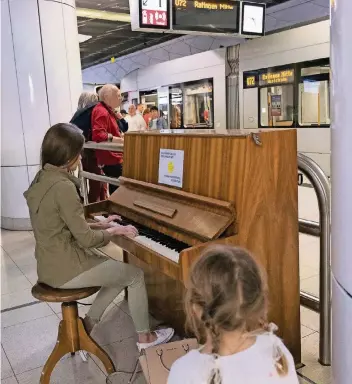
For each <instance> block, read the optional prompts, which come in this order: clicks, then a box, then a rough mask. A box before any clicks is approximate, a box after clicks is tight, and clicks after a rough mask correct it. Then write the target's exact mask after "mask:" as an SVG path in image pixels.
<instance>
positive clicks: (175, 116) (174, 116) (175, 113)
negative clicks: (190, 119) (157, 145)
mask: <svg viewBox="0 0 352 384" xmlns="http://www.w3.org/2000/svg"><path fill="white" fill-rule="evenodd" d="M169 100H170V128H171V129H178V128H182V109H183V108H182V107H183V104H182V103H183V97H182V88H181V85H172V86H171V87H170V89H169Z"/></svg>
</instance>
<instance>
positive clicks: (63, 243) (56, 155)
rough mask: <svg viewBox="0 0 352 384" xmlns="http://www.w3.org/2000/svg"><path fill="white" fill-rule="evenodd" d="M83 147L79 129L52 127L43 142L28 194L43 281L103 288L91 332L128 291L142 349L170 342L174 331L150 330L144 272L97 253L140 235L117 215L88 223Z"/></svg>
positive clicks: (88, 322) (66, 286)
mask: <svg viewBox="0 0 352 384" xmlns="http://www.w3.org/2000/svg"><path fill="white" fill-rule="evenodd" d="M83 144H84V137H83V135H82V133H81V131H80V130H79V129H78V128H77V127H76V126H74V125H72V124H56V125H54V126H53V127H51V128H50V129H49V130H48V132H47V133H46V135H45V137H44V140H43V143H42V149H41V170H40V171H39V172H38V174H37V175H36V176H35V178H34V180H33V182H32V184H31V185H30V187H29V189H28V190H27V191H26V192H25V193H24V196H25V198H26V200H27V204H28V207H29V212H30V218H31V222H32V227H33V231H34V236H35V240H36V249H35V256H36V259H37V263H38V268H37V269H38V281H39V282H41V283H44V284H47V285H49V286H51V287H54V288H61V289H74V288H84V287H92V286H93V287H97V286H101V287H102V288H101V290H100V291H99V293H98V295H97V297H96V299H95V300H94V302H93V304H92V306H91V308H90V310H89V312H88V314H87V316H86V317H85V319H84V325H85V327H86V330H87V332H88V333H90V332H91V330H92V329H93V327H94V326H95V325H96V324H97V323H98V322H99V320H100V318H101V317H102V315H103V313H104V311H105V310H106V308H107V307H108V306H109V305H110V304H111V302H112V301H113V300H114V299H115V298H116V297H117V296H118V295H119V293H120V292H121V291H122V290H123V289H124V288H126V287H127V289H128V304H129V308H130V312H131V316H132V319H133V322H134V325H135V327H136V331H137V332H138V337H139V340H138V343H137V345H138V347H139V349H145V348H148V347H150V346H153V345H157V344H161V343H165V342H167V341H169V340H170V339H171V337H172V336H173V333H174V331H173V329H162V330H158V331H155V332H151V331H150V328H149V315H148V300H147V293H146V288H145V283H144V275H143V272H142V270H140V269H138V268H137V267H135V266H133V265H130V264H125V263H123V262H119V261H115V260H112V259H107V258H103V257H99V256H97V255H96V254H94V253H93V252H92V249H93V248H99V247H102V246H104V245H106V244H107V243H109V241H110V237H111V236H112V235H124V236H130V237H134V236H136V235H137V233H138V232H137V229H136V228H134V227H132V226H122V225H119V226H112V224H111V222H112V221H113V220H114V219H116V216H115V217H109V218H108V219H106V221H105V222H102V223H94V224H89V223H87V221H86V220H85V217H84V211H83V205H82V201H81V197H80V193H79V187H80V183H79V180H78V179H77V178H76V177H74V176H73V175H72V173H73V171H75V170H76V169H77V167H78V164H79V162H80V159H81V152H82V150H83Z"/></svg>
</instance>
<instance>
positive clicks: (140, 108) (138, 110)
mask: <svg viewBox="0 0 352 384" xmlns="http://www.w3.org/2000/svg"><path fill="white" fill-rule="evenodd" d="M144 110H145V106H144V105H143V104H141V103H140V104H138V105H137V113H138V114H139V115H142V116H143V112H144Z"/></svg>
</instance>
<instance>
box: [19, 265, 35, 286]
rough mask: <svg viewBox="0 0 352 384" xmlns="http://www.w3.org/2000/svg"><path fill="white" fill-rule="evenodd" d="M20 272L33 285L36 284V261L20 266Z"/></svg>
mask: <svg viewBox="0 0 352 384" xmlns="http://www.w3.org/2000/svg"><path fill="white" fill-rule="evenodd" d="M20 270H21V272H22V273H23V274H24V275H25V276H26V278H27V279H28V280H29V281H30V282H31V283H32V284H33V285H34V284H36V283H37V280H38V274H37V261H36V260H34V261H33V263H32V264H27V265H22V266H21V267H20Z"/></svg>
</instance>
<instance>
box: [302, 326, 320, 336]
mask: <svg viewBox="0 0 352 384" xmlns="http://www.w3.org/2000/svg"><path fill="white" fill-rule="evenodd" d="M314 332H316V331H314V329H310V328H308V327H306V326H305V325H301V337H307V336H309V335H311V334H312V333H314Z"/></svg>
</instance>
